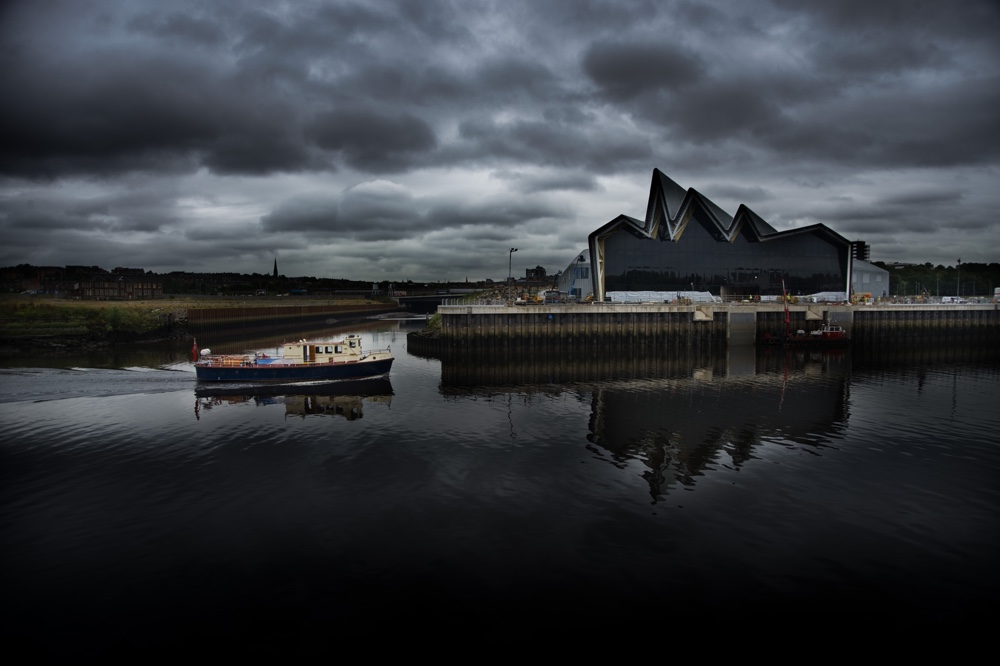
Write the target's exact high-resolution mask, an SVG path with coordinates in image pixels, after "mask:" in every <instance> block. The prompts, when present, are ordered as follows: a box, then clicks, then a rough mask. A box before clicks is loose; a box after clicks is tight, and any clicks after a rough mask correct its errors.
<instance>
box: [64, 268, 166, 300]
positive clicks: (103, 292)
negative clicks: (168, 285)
mask: <svg viewBox="0 0 1000 666" xmlns="http://www.w3.org/2000/svg"><path fill="white" fill-rule="evenodd" d="M69 293H70V295H71V296H74V297H76V298H80V299H82V300H87V301H133V300H146V299H152V298H161V297H162V296H163V285H162V284H161V283H160V281H159V280H156V279H155V278H153V277H146V276H145V274H144V273H142V272H141V271H140V273H139V274H137V275H124V274H123V275H113V274H111V275H109V274H97V275H90V276H87V277H83V278H80V279H79V280H78V281H77V282H76V283H75V284H74V285H73V288H72V289H71V290H70V291H69Z"/></svg>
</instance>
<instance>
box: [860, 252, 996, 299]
mask: <svg viewBox="0 0 1000 666" xmlns="http://www.w3.org/2000/svg"><path fill="white" fill-rule="evenodd" d="M872 263H873V264H875V265H876V266H878V267H880V268H884V269H885V270H887V271H889V293H890V295H892V296H903V297H906V296H935V297H937V296H961V297H963V298H972V297H976V296H982V297H992V296H993V290H994V289H995V288H996V287H1000V263H990V264H977V263H969V264H957V265H955V266H942V265H940V264H938V265H937V266H934V265H932V264H931V263H930V262H927V263H925V264H887V263H885V262H882V261H873V262H872Z"/></svg>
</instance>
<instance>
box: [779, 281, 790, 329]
mask: <svg viewBox="0 0 1000 666" xmlns="http://www.w3.org/2000/svg"><path fill="white" fill-rule="evenodd" d="M781 301H782V302H783V303H784V304H785V337H786V338H790V337H792V317H791V315H790V314H789V313H788V292H786V291H785V278H781Z"/></svg>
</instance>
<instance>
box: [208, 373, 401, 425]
mask: <svg viewBox="0 0 1000 666" xmlns="http://www.w3.org/2000/svg"><path fill="white" fill-rule="evenodd" d="M392 395H393V391H392V383H391V382H390V381H389V379H388V378H385V377H379V378H376V379H358V380H350V381H339V382H305V383H300V384H258V385H245V384H240V385H235V386H234V385H232V384H222V385H220V384H200V385H199V386H198V388H196V389H195V405H194V415H195V418H196V419H200V418H201V416H202V412H204V411H208V410H212V409H217V408H219V407H224V406H229V407H233V406H246V405H253V406H255V407H265V406H269V405H284V407H285V415H286V416H301V417H303V418H304V417H306V416H311V415H316V414H319V415H330V416H341V417H343V418H346V419H347V420H348V421H354V420H355V419H360V418H361V417H362V416H364V413H363V409H364V404H365V403H369V404H372V403H374V404H380V405H386V406H389V405H391V404H392Z"/></svg>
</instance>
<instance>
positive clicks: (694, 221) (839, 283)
mask: <svg viewBox="0 0 1000 666" xmlns="http://www.w3.org/2000/svg"><path fill="white" fill-rule="evenodd" d="M659 229H660V230H661V231H664V230H665V229H666V224H661V225H660V226H659ZM609 231H610V233H608V234H607V235H603V236H602V239H601V242H602V244H603V250H604V252H603V260H604V290H603V292H604V293H607V292H610V291H687V290H692V291H710V292H711V293H713V294H716V295H720V296H744V295H780V294H781V281H782V278H784V281H785V287H786V288H787V289H788V293H790V294H814V293H818V292H828V291H841V292H843V291H845V290H846V287H847V270H848V256H849V254H850V244H849V243H847V242H846V241H845V240H843V239H840V238H839V237H838V236H837V235H836V234H833V233H830V232H829V231H827V230H826V229H825V228H824V227H822V225H816V226H815V227H810V228H808V229H806V230H801V231H795V232H784V233H777V234H774V235H771V236H769V239H768V240H762V239H761V238H759V237H758V234H757V232H756V231H755V230H754V229H753V228H752V227H751V226H750V225H749V224H745V225H744V226H743V228H742V229H741V230H740V232H739V233H737V234H736V236H735V237H734V238H733V240H732V241H730V240H728V238H727V237H726V234H725V233H724V232H723V231H722V230H721V229H719V227H718V225H717V224H716V222H715V221H714V220H712V219H711V218H709V217H708V215H707V214H706V213H705V211H704V210H703V209H701V208H700V207H698V206H695V207H694V210H692V212H691V218H690V219H689V221H688V222H687V224H686V226H685V227H684V229H683V231H680V232H679V234H677V235H676V236H675V240H670V239H669V238H665V237H664V236H665V235H666V234H664V233H660V234H658V235H657V237H654V238H649V237H648V236H647V235H646V234H645V233H644V232H643V231H642V230H640V229H636V228H634V227H632V226H631V225H629V224H627V223H626V224H623V225H621V226H619V227H618V228H617V229H614V230H609Z"/></svg>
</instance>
